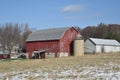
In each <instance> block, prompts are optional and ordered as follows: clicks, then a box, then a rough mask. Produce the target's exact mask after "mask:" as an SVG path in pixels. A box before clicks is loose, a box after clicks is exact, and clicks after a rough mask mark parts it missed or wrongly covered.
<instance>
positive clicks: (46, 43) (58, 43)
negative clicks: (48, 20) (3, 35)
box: [26, 27, 79, 58]
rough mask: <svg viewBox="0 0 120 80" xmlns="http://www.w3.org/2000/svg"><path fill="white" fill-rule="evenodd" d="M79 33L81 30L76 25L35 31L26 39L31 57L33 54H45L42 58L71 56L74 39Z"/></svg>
mask: <svg viewBox="0 0 120 80" xmlns="http://www.w3.org/2000/svg"><path fill="white" fill-rule="evenodd" d="M78 34H79V32H78V31H77V30H76V29H75V28H74V27H64V28H52V29H45V30H38V31H34V32H32V33H31V34H30V35H29V36H28V38H27V40H26V48H27V53H29V58H31V57H32V55H33V54H35V55H40V56H43V57H40V58H45V57H46V56H52V57H62V56H69V55H71V54H72V53H73V41H74V38H75V37H76V36H77V35H78ZM34 52H35V53H34ZM36 52H38V53H39V52H40V53H39V54H38V53H36ZM70 53H71V54H70Z"/></svg>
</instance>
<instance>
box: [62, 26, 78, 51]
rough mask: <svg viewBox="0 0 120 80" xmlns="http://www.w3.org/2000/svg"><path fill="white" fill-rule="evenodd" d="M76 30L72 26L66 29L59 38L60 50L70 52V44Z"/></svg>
mask: <svg viewBox="0 0 120 80" xmlns="http://www.w3.org/2000/svg"><path fill="white" fill-rule="evenodd" d="M77 34H78V32H77V31H76V30H75V29H74V28H70V29H69V30H67V31H66V32H65V33H64V35H63V37H62V38H61V40H60V52H67V53H70V44H71V42H72V41H73V40H74V38H75V36H76V35H77Z"/></svg>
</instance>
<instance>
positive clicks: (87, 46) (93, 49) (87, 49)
mask: <svg viewBox="0 0 120 80" xmlns="http://www.w3.org/2000/svg"><path fill="white" fill-rule="evenodd" d="M95 46H96V45H95V44H93V43H92V42H91V41H90V40H89V39H87V40H86V41H85V47H84V50H85V53H95V52H96V47H95Z"/></svg>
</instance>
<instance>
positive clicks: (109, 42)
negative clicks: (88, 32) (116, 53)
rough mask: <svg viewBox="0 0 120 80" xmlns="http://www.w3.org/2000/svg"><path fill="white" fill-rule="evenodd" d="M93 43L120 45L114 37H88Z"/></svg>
mask: <svg viewBox="0 0 120 80" xmlns="http://www.w3.org/2000/svg"><path fill="white" fill-rule="evenodd" d="M89 40H91V41H92V42H93V43H94V44H95V45H111V46H120V43H119V42H118V41H116V40H114V39H99V38H89Z"/></svg>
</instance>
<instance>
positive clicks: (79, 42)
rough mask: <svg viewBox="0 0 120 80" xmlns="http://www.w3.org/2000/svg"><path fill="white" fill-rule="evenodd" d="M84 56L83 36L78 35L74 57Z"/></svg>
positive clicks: (75, 40)
mask: <svg viewBox="0 0 120 80" xmlns="http://www.w3.org/2000/svg"><path fill="white" fill-rule="evenodd" d="M83 55H84V39H83V37H82V36H81V35H77V36H76V37H75V39H74V56H76V57H77V56H83Z"/></svg>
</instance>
